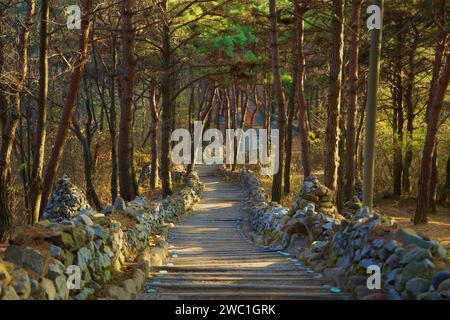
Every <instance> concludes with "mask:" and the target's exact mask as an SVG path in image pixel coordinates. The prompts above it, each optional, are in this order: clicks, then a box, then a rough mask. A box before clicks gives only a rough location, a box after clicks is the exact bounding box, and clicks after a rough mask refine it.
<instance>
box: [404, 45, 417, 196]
mask: <svg viewBox="0 0 450 320" xmlns="http://www.w3.org/2000/svg"><path fill="white" fill-rule="evenodd" d="M414 55H415V48H414V50H413V49H411V52H410V54H409V63H408V64H409V66H408V68H409V71H408V83H407V85H406V90H405V104H406V112H407V119H406V131H407V136H406V146H405V159H404V163H403V177H402V188H403V192H404V193H408V192H410V191H411V177H410V170H411V164H412V157H413V151H412V142H413V132H414V123H413V122H414V106H413V101H412V95H413V90H414V77H415V70H414Z"/></svg>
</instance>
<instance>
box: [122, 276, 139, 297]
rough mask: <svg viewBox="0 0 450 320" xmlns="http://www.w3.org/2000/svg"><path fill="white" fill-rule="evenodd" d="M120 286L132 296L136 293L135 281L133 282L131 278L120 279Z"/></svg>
mask: <svg viewBox="0 0 450 320" xmlns="http://www.w3.org/2000/svg"><path fill="white" fill-rule="evenodd" d="M121 287H122V288H123V289H124V290H125V292H126V293H127V294H129V295H130V296H133V295H135V294H136V293H137V288H136V283H135V282H134V280H133V279H127V280H124V281H122V283H121Z"/></svg>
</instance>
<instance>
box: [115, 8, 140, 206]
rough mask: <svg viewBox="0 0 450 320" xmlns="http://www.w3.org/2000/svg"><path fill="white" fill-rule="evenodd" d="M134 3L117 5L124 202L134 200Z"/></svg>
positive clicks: (122, 190) (120, 175)
mask: <svg viewBox="0 0 450 320" xmlns="http://www.w3.org/2000/svg"><path fill="white" fill-rule="evenodd" d="M134 8H135V0H122V1H121V2H120V15H121V17H122V26H121V28H122V39H123V40H122V41H123V42H122V63H121V78H120V81H121V87H122V89H121V92H120V124H119V148H118V160H119V185H120V195H121V196H122V198H123V199H124V200H125V201H131V200H132V199H133V198H134V197H135V190H134V187H133V168H132V167H133V164H132V152H133V151H132V149H133V146H132V137H131V133H132V131H133V112H134V105H133V88H134V77H135V64H136V63H135V58H134V46H135V31H134V27H133V14H134V13H133V10H134Z"/></svg>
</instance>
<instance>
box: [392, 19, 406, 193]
mask: <svg viewBox="0 0 450 320" xmlns="http://www.w3.org/2000/svg"><path fill="white" fill-rule="evenodd" d="M401 28H402V25H401V24H399V25H398V27H397V29H398V30H397V36H396V39H397V51H396V57H395V66H394V68H395V71H394V83H395V85H394V90H393V93H394V97H393V100H394V121H395V120H396V123H395V124H394V126H393V130H394V132H393V138H394V139H393V143H394V164H393V176H394V195H396V196H401V195H402V173H403V125H404V115H403V65H402V55H403V33H402V31H401Z"/></svg>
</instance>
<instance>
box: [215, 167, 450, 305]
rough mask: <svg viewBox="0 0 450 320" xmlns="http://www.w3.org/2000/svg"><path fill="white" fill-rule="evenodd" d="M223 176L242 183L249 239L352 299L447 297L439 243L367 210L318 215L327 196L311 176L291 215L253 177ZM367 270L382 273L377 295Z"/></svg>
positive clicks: (449, 270)
mask: <svg viewBox="0 0 450 320" xmlns="http://www.w3.org/2000/svg"><path fill="white" fill-rule="evenodd" d="M219 175H221V176H223V177H224V178H225V179H228V180H233V181H236V182H239V183H240V184H241V185H242V186H243V189H244V190H245V192H246V195H247V206H246V208H247V212H248V213H249V215H248V216H249V226H250V227H251V228H252V229H253V230H247V233H248V235H249V237H250V238H252V239H253V240H256V241H257V242H261V243H263V244H268V245H270V246H271V247H272V248H277V249H280V250H281V249H282V250H285V251H289V252H291V253H293V254H296V255H297V257H298V258H299V259H301V260H302V261H303V262H304V263H305V264H307V265H309V266H310V267H312V268H313V269H314V270H315V272H318V273H320V274H321V276H323V277H324V278H325V279H328V280H330V281H333V282H334V283H335V284H336V285H337V286H338V287H340V288H341V289H343V290H346V291H349V292H351V293H352V294H353V297H354V298H357V299H449V298H450V266H449V262H448V252H447V251H446V250H445V248H444V247H442V245H440V244H439V243H438V242H437V241H434V240H430V239H428V238H427V237H426V236H425V235H421V234H418V233H416V232H415V231H414V230H411V229H399V228H398V227H397V226H396V225H395V224H394V223H393V222H392V221H391V220H390V219H389V218H388V217H386V216H383V215H381V214H378V213H372V214H369V213H368V212H367V211H366V210H364V209H360V210H355V211H354V212H352V213H351V214H349V215H347V216H346V217H345V218H344V217H343V216H341V215H339V214H338V213H337V212H336V211H335V210H334V209H333V210H326V211H324V210H320V211H319V210H317V208H316V206H317V205H318V203H321V202H323V201H322V199H321V198H320V195H325V194H329V193H328V192H326V189H325V187H323V186H322V185H321V184H320V183H319V182H318V180H317V179H316V178H314V177H312V178H307V179H306V181H305V185H304V186H303V188H302V190H301V191H300V192H299V194H298V195H297V197H296V199H295V200H294V201H293V204H292V206H291V208H290V210H287V209H286V208H282V207H280V206H279V205H277V204H273V203H270V202H268V201H267V200H266V199H267V197H266V195H265V193H264V190H263V188H262V187H261V186H260V183H259V181H258V178H257V176H256V175H255V174H254V173H253V172H251V171H239V172H231V171H230V170H227V169H225V168H221V169H220V170H219ZM317 190H320V191H319V193H320V195H317V194H316V192H317ZM311 195H313V196H315V197H312V196H311ZM308 200H309V201H308ZM327 200H328V199H327ZM328 206H329V205H328V204H327V207H328ZM333 207H334V206H333ZM320 208H321V207H319V209H320ZM253 231H254V232H253ZM369 266H378V267H379V268H380V271H381V278H382V279H381V280H382V281H381V284H382V288H381V289H380V290H369V289H368V288H367V278H368V274H367V268H368V267H369Z"/></svg>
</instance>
